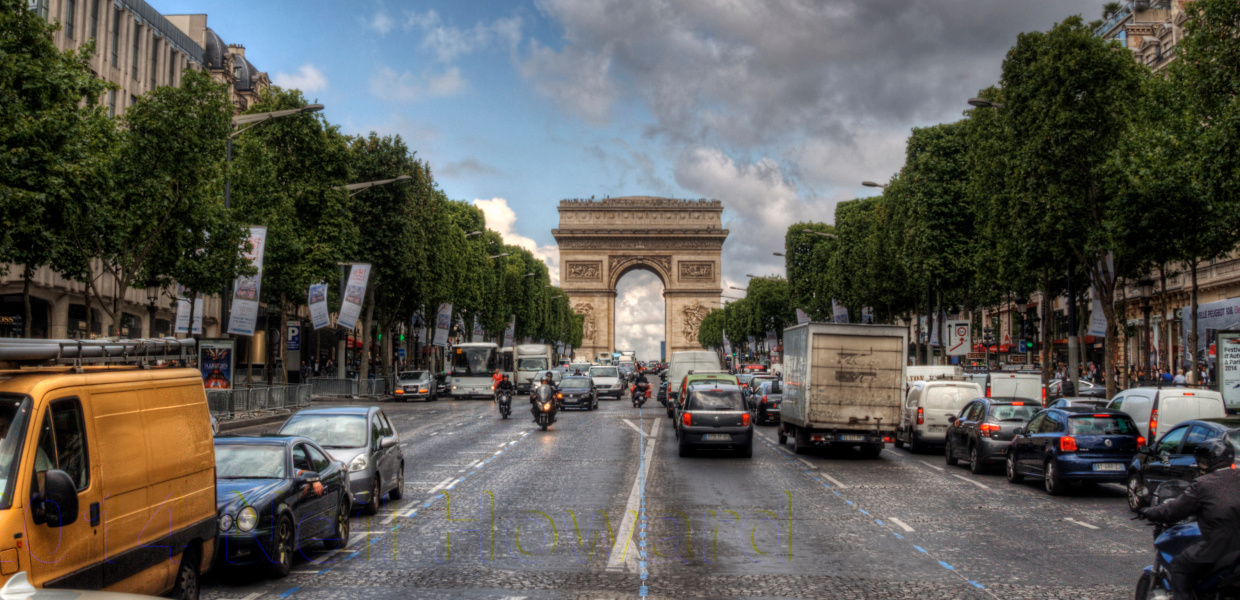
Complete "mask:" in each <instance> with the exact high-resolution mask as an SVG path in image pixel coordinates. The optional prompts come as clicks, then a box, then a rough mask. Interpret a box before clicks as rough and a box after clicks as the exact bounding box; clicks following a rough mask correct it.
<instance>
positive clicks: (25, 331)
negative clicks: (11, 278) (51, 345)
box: [22, 264, 34, 338]
mask: <svg viewBox="0 0 1240 600" xmlns="http://www.w3.org/2000/svg"><path fill="white" fill-rule="evenodd" d="M32 276H34V269H32V268H30V265H29V264H27V265H25V266H23V267H22V306H23V307H24V309H25V311H26V317H25V320H24V321H22V337H24V338H28V337H30V329H31V327H30V320H31V317H32V316H33V315H32V314H31V310H30V278H31V277H32Z"/></svg>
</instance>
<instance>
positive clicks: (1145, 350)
mask: <svg viewBox="0 0 1240 600" xmlns="http://www.w3.org/2000/svg"><path fill="white" fill-rule="evenodd" d="M1137 285H1138V286H1140V287H1141V300H1142V301H1143V302H1142V304H1141V313H1142V314H1143V315H1144V316H1145V329H1144V331H1142V332H1141V333H1142V335H1141V351H1140V352H1138V353H1137V356H1140V357H1141V369H1142V370H1144V371H1145V378H1146V379H1149V378H1150V374H1151V373H1150V371H1151V367H1150V362H1152V361H1151V360H1150V311H1151V310H1152V309H1153V307H1152V306H1150V299H1151V298H1152V297H1153V296H1154V280H1153V279H1150V278H1148V277H1143V278H1141V279H1139V280H1137Z"/></svg>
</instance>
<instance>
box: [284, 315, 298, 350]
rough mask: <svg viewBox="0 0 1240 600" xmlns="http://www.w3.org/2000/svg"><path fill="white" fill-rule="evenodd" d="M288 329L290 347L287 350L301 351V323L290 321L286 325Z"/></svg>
mask: <svg viewBox="0 0 1240 600" xmlns="http://www.w3.org/2000/svg"><path fill="white" fill-rule="evenodd" d="M285 326H286V327H288V346H287V348H285V349H286V350H294V351H297V350H301V321H289V322H288V323H286V324H285Z"/></svg>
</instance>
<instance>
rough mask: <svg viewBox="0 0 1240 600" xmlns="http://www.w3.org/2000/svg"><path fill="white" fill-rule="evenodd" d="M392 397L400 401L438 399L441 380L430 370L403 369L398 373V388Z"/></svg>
mask: <svg viewBox="0 0 1240 600" xmlns="http://www.w3.org/2000/svg"><path fill="white" fill-rule="evenodd" d="M392 397H393V399H395V400H396V401H398V402H399V401H406V402H407V401H409V400H427V401H431V400H438V399H439V382H438V381H436V379H435V376H434V375H433V374H432V373H431V372H430V371H401V372H399V373H397V374H396V389H395V390H393V392H392Z"/></svg>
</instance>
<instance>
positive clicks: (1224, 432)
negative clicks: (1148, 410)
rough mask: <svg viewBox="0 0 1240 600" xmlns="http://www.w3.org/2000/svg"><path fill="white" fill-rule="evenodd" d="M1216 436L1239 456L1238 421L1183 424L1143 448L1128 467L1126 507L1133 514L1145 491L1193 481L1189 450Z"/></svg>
mask: <svg viewBox="0 0 1240 600" xmlns="http://www.w3.org/2000/svg"><path fill="white" fill-rule="evenodd" d="M1218 437H1223V438H1226V439H1227V441H1228V442H1230V443H1231V445H1232V447H1233V448H1236V449H1237V454H1240V418H1236V417H1228V418H1224V419H1199V420H1193V421H1185V422H1183V423H1180V424H1179V425H1176V426H1175V427H1173V428H1171V430H1170V431H1168V432H1167V433H1164V434H1163V436H1162V438H1161V439H1159V440H1158V442H1157V443H1154V444H1151V445H1149V446H1143V447H1142V448H1141V449H1140V450H1139V451H1138V452H1137V456H1136V457H1135V458H1133V459H1132V462H1131V463H1130V464H1129V465H1128V478H1127V481H1126V487H1127V488H1128V508H1129V509H1131V510H1133V511H1134V512H1135V511H1136V510H1138V509H1140V508H1141V507H1143V506H1145V491H1146V490H1149V491H1152V490H1154V488H1156V487H1158V484H1160V483H1162V482H1164V481H1169V480H1173V479H1179V480H1183V481H1192V480H1193V479H1195V478H1196V477H1197V459H1196V458H1195V457H1193V451H1194V450H1196V449H1197V446H1200V445H1201V443H1202V442H1204V441H1206V440H1212V439H1214V438H1218ZM1141 441H1142V442H1144V440H1141ZM1143 488H1144V489H1143Z"/></svg>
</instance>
